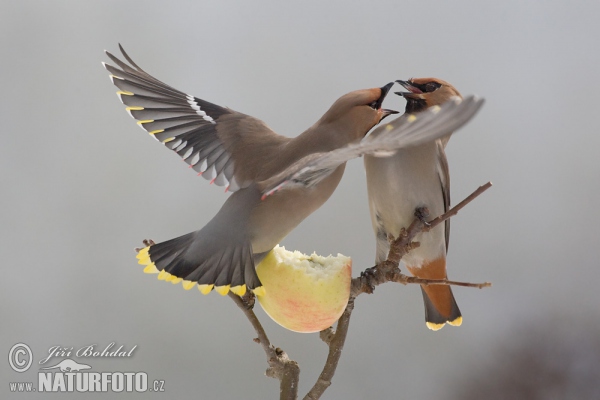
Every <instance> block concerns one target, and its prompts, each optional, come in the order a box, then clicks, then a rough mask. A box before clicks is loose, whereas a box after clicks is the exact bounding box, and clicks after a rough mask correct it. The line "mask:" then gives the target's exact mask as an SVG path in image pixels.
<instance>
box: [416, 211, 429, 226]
mask: <svg viewBox="0 0 600 400" xmlns="http://www.w3.org/2000/svg"><path fill="white" fill-rule="evenodd" d="M415 217H417V218H418V219H419V221H421V222H422V223H423V225H425V226H427V227H428V226H430V224H429V222H427V219H428V218H429V209H428V208H427V207H417V208H416V209H415Z"/></svg>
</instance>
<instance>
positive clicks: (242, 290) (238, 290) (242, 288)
mask: <svg viewBox="0 0 600 400" xmlns="http://www.w3.org/2000/svg"><path fill="white" fill-rule="evenodd" d="M229 290H231V291H232V292H233V293H234V294H237V295H238V296H240V297H242V296H243V295H245V294H246V285H238V286H234V287H232V288H231V289H229Z"/></svg>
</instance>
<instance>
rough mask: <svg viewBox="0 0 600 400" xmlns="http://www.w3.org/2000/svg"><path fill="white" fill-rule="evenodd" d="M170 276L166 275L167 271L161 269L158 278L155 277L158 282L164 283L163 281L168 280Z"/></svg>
mask: <svg viewBox="0 0 600 400" xmlns="http://www.w3.org/2000/svg"><path fill="white" fill-rule="evenodd" d="M170 275H171V274H170V273H168V272H167V271H165V270H164V269H163V270H162V271H160V272H159V273H158V276H157V278H158V280H159V281H164V280H166V279H167V278H168V277H169V276H170Z"/></svg>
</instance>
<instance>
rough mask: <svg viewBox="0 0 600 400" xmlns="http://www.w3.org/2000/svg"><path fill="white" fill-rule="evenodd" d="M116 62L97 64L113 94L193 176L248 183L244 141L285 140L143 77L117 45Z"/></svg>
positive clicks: (232, 185) (249, 171) (236, 185)
mask: <svg viewBox="0 0 600 400" xmlns="http://www.w3.org/2000/svg"><path fill="white" fill-rule="evenodd" d="M119 48H120V50H121V53H122V54H123V57H125V59H126V60H127V61H128V62H129V64H127V63H125V62H123V61H121V60H120V59H118V58H117V57H115V56H114V55H112V54H111V53H109V52H108V51H107V52H106V54H107V56H108V57H109V58H110V59H111V60H112V61H113V62H114V63H115V64H116V65H117V66H116V67H115V66H112V65H109V64H106V63H103V65H104V67H105V68H106V69H107V70H108V71H109V72H110V73H111V75H110V79H111V81H112V82H113V84H114V85H115V86H117V87H118V88H119V91H118V92H117V95H118V97H119V99H120V100H121V102H122V103H123V104H125V106H126V110H127V112H128V113H129V115H131V116H132V117H133V118H134V119H136V120H137V123H138V125H139V126H140V127H141V128H142V129H144V130H145V131H146V132H148V133H149V134H150V135H151V136H153V137H154V138H155V139H156V140H158V141H159V142H162V143H163V144H164V145H165V146H166V147H167V148H169V149H171V150H173V151H174V152H176V153H177V154H178V155H179V156H180V157H181V158H183V159H184V160H185V162H186V163H188V164H189V165H190V168H193V169H194V170H195V171H196V172H198V175H202V176H203V177H204V178H205V179H207V180H209V181H210V182H211V183H215V184H217V185H219V186H226V187H227V189H226V190H229V191H235V190H237V189H239V188H240V187H246V186H248V185H249V184H250V183H251V182H252V181H253V180H254V179H255V176H253V174H252V171H253V170H252V166H251V165H245V164H248V162H247V161H245V159H244V157H238V156H237V155H240V154H242V155H243V151H242V149H243V148H244V145H245V144H246V142H251V143H253V144H256V142H260V143H261V144H264V145H267V146H268V145H269V144H270V145H279V144H281V143H283V142H285V141H286V140H287V138H284V137H283V136H279V135H277V134H276V133H274V132H273V131H272V130H271V129H269V127H267V126H266V125H265V124H264V123H263V122H262V121H260V120H258V119H256V118H253V117H251V116H248V115H245V114H242V113H239V112H237V111H234V110H231V109H229V108H225V107H221V106H218V105H216V104H213V103H210V102H208V101H205V100H202V99H199V98H197V97H194V96H192V95H189V94H186V93H183V92H181V91H179V90H177V89H175V88H173V87H171V86H169V85H167V84H165V83H163V82H161V81H159V80H158V79H156V78H154V77H153V76H151V75H149V74H148V73H147V72H145V71H144V70H143V69H141V68H140V67H139V66H138V65H137V64H135V63H134V62H133V61H132V60H131V58H130V57H129V56H128V55H127V53H125V50H123V48H122V47H121V45H119Z"/></svg>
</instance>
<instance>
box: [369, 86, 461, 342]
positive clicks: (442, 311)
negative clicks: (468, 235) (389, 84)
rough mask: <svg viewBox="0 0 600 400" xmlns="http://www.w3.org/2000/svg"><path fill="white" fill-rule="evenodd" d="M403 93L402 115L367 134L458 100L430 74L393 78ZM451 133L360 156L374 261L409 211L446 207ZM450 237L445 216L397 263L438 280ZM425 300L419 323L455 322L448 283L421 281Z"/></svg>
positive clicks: (403, 224)
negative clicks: (388, 154)
mask: <svg viewBox="0 0 600 400" xmlns="http://www.w3.org/2000/svg"><path fill="white" fill-rule="evenodd" d="M397 82H398V83H400V84H401V85H402V86H404V88H406V89H407V90H408V92H397V93H396V94H399V95H401V96H403V97H404V98H405V99H406V101H407V103H406V110H405V111H406V113H405V114H403V115H402V116H400V117H399V118H397V119H396V120H394V121H392V122H390V123H389V124H387V125H385V126H381V127H379V128H378V129H377V130H375V131H373V133H372V134H371V135H373V136H378V135H382V134H387V133H389V132H393V131H394V130H396V129H402V126H404V125H405V124H406V123H407V119H408V118H411V115H412V113H417V115H419V113H422V112H423V111H425V110H427V109H431V108H436V107H437V106H440V105H442V104H444V103H446V102H448V101H449V100H451V99H456V98H462V96H461V94H460V93H459V92H458V90H456V89H455V88H454V87H453V86H452V85H450V84H449V83H448V82H445V81H443V80H441V79H436V78H420V79H411V80H409V81H397ZM451 134H452V131H448V132H447V135H445V136H443V137H442V138H439V139H437V140H433V141H429V142H425V143H423V144H421V145H418V146H413V147H410V148H403V149H400V150H398V151H397V152H396V153H395V154H394V155H393V156H391V157H387V158H381V157H375V156H372V155H369V156H365V159H364V162H365V169H366V173H367V187H368V197H369V209H370V213H371V222H372V225H373V230H374V232H375V236H376V242H377V250H376V251H377V254H376V260H377V262H380V261H383V260H385V259H386V258H387V255H388V251H389V242H388V235H390V234H391V235H393V236H394V237H398V234H399V233H400V229H401V228H403V227H408V226H409V225H410V223H411V222H412V220H413V219H414V217H415V209H416V208H420V207H427V208H428V209H429V212H430V215H432V216H438V215H441V214H443V213H444V212H446V211H448V209H449V207H450V174H449V170H448V160H447V159H446V154H445V152H444V148H445V146H446V144H447V142H448V139H449V138H450V135H451ZM449 235H450V220H449V219H448V220H446V222H445V224H440V225H438V226H437V227H435V228H434V229H433V230H431V231H430V232H427V233H421V234H419V235H417V237H415V240H416V241H418V242H419V243H420V246H419V247H418V248H416V249H414V250H412V251H411V252H410V253H409V254H407V255H406V256H405V257H404V259H403V261H404V263H405V265H406V267H407V268H408V270H409V271H410V272H411V274H413V275H414V276H417V277H419V278H427V279H444V278H446V277H447V275H446V252H447V251H448V241H449V237H450V236H449ZM421 290H422V293H423V300H424V302H425V321H426V324H427V327H429V328H430V329H432V330H438V329H441V328H442V327H443V326H444V324H445V323H446V322H447V323H448V324H450V325H454V326H458V325H460V324H461V323H462V316H461V313H460V310H459V309H458V306H457V305H456V301H455V300H454V295H453V294H452V290H451V288H450V286H441V285H429V286H424V285H421Z"/></svg>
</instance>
